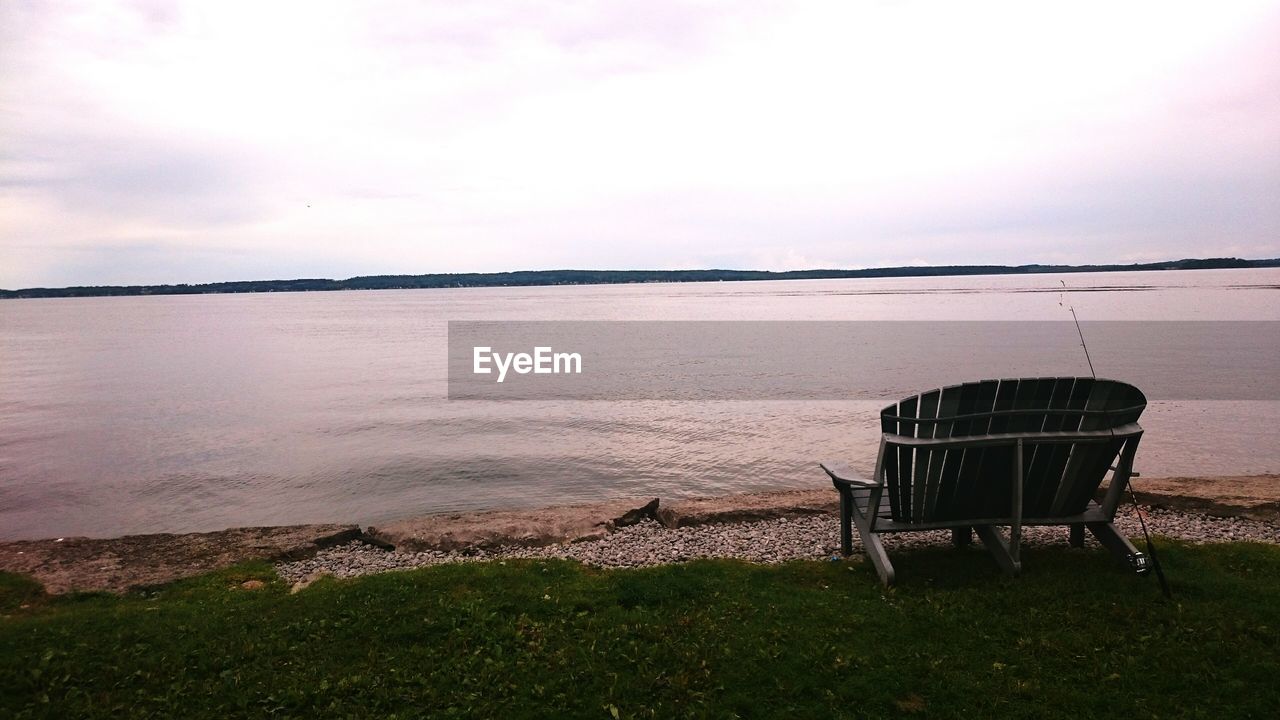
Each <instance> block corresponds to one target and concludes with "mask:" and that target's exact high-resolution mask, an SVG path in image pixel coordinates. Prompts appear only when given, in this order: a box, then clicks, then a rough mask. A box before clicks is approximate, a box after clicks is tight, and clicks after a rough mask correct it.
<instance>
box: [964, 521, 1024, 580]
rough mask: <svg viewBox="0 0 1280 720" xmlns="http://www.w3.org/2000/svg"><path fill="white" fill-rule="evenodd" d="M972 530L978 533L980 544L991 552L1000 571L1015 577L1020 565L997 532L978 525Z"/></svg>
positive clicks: (989, 527)
mask: <svg viewBox="0 0 1280 720" xmlns="http://www.w3.org/2000/svg"><path fill="white" fill-rule="evenodd" d="M974 530H976V531H977V532H978V538H979V539H981V540H982V544H983V545H986V546H987V549H988V550H990V551H991V555H992V556H993V557H995V559H996V564H998V565H999V566H1000V569H1001V570H1004V571H1005V572H1006V573H1008V574H1009V575H1013V576H1017V575H1018V573H1019V572H1021V571H1022V563H1021V562H1019V561H1018V560H1016V559H1015V557H1014V551H1013V549H1012V548H1010V547H1009V544H1008V543H1007V542H1005V539H1004V537H1003V536H1002V535H1001V534H1000V531H999V530H997V529H995V527H993V526H991V525H979V526H977V527H975V528H974Z"/></svg>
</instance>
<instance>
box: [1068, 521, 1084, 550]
mask: <svg viewBox="0 0 1280 720" xmlns="http://www.w3.org/2000/svg"><path fill="white" fill-rule="evenodd" d="M1069 543H1070V545H1071V547H1073V548H1082V547H1084V523H1071V539H1070V541H1069Z"/></svg>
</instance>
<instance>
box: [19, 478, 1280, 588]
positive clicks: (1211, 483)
mask: <svg viewBox="0 0 1280 720" xmlns="http://www.w3.org/2000/svg"><path fill="white" fill-rule="evenodd" d="M1136 485H1137V487H1136V488H1134V491H1135V494H1136V496H1137V499H1138V501H1139V502H1140V503H1141V504H1143V505H1145V506H1148V507H1150V508H1153V509H1155V510H1157V511H1163V512H1165V513H1166V514H1169V515H1170V516H1176V517H1192V518H1193V519H1194V516H1203V517H1205V518H1230V519H1235V520H1237V521H1241V522H1247V523H1256V524H1261V525H1264V526H1280V475H1276V474H1268V475H1253V476H1227V477H1214V478H1187V477H1173V478H1139V479H1138V480H1137V482H1136ZM838 505H839V502H838V496H837V495H836V493H835V492H834V491H833V490H832V489H830V488H829V487H821V488H814V489H803V490H779V491H770V492H759V493H741V494H733V495H721V496H715V497H703V498H691V499H679V500H663V499H661V498H651V499H636V500H611V501H606V502H602V503H594V504H590V505H567V506H556V507H546V508H535V509H527V510H488V511H478V512H468V513H444V514H436V515H425V516H419V517H413V518H407V519H403V520H399V521H395V522H391V523H387V524H385V525H381V526H369V527H367V528H363V527H361V526H360V525H359V524H355V523H337V524H324V525H287V526H273V527H249V528H244V527H242V528H229V529H226V530H220V531H214V532H199V533H181V534H175V533H156V534H145V535H126V536H121V537H116V538H102V539H97V538H83V537H71V538H58V539H41V540H12V541H0V571H6V572H16V573H21V574H25V575H30V576H32V577H34V578H35V579H36V580H38V581H39V582H40V583H41V584H42V585H44V587H45V590H46V592H49V593H51V594H55V595H56V594H63V593H68V592H95V591H97V592H102V591H105V592H114V593H121V592H125V591H127V590H129V589H131V588H136V587H146V586H152V585H159V584H163V583H167V582H172V581H174V580H178V579H181V578H184V577H189V576H192V575H198V574H201V573H205V572H209V571H212V570H217V569H220V568H224V567H228V566H231V565H235V564H237V563H242V562H247V561H251V560H264V561H269V562H273V563H295V564H298V563H301V564H300V565H296V566H297V567H303V566H305V561H307V560H309V559H312V558H315V557H316V556H317V555H319V554H321V553H324V552H325V551H327V550H330V549H339V550H340V549H342V548H348V550H350V548H351V547H352V544H353V543H354V544H355V545H358V546H363V547H367V548H370V552H382V553H388V551H394V553H391V554H399V556H400V560H398V561H396V562H393V563H390V565H391V566H393V567H387V568H384V569H394V568H398V567H404V566H406V563H415V562H416V563H417V564H416V565H411V566H420V565H424V564H436V563H437V562H441V561H449V559H450V558H475V557H521V556H524V555H529V554H532V556H550V555H557V556H565V557H570V556H573V554H572V553H568V552H560V553H557V549H565V548H569V547H571V546H575V545H584V547H585V544H589V543H599V542H600V541H603V540H606V539H607V538H610V537H611V536H614V535H622V536H624V538H623V539H624V540H625V537H629V536H632V535H636V534H637V533H638V534H639V535H642V536H644V537H646V538H648V540H646V542H650V543H652V542H654V539H653V536H654V535H655V533H657V534H658V535H662V534H663V533H666V534H667V535H670V536H672V537H683V536H684V535H687V536H690V537H701V536H702V535H706V533H703V532H702V531H701V530H699V528H700V527H701V526H718V527H721V528H724V527H730V528H731V527H733V526H739V529H741V528H742V527H743V526H748V525H751V526H759V527H753V528H752V532H756V533H757V534H756V535H755V536H753V537H756V538H757V539H759V537H760V533H761V532H763V533H764V534H765V536H766V539H767V536H768V535H769V533H770V532H771V530H770V528H773V529H774V530H775V531H776V530H777V529H778V528H781V527H785V526H786V524H787V521H790V520H796V519H802V520H805V521H806V522H808V521H813V523H817V524H816V525H815V524H813V523H809V524H808V525H806V524H805V523H793V524H792V529H793V530H795V529H799V528H800V527H801V526H803V527H806V528H809V529H808V530H806V531H805V532H812V528H814V527H820V526H822V522H823V521H825V520H830V521H832V522H834V521H835V517H836V510H837V508H838ZM1127 507H1131V506H1127ZM824 516H825V517H824ZM1180 522H1182V521H1180ZM1188 522H1189V525H1188V527H1202V526H1201V524H1199V521H1188ZM828 524H829V523H828ZM1183 524H1187V523H1183ZM633 527H639V530H627V529H628V528H633ZM624 531H625V532H624ZM1154 531H1155V532H1157V533H1158V532H1159V528H1155V529H1154ZM726 532H731V531H726ZM681 533H683V534H684V535H681ZM774 534H776V532H774ZM720 535H721V536H723V533H721V534H720ZM922 535H923V534H922ZM1233 535H1234V533H1232V534H1228V535H1225V536H1224V537H1226V538H1227V539H1230V538H1231V537H1233ZM711 536H712V537H715V536H716V533H711ZM1268 537H1269V536H1268ZM670 539H671V538H667V539H666V540H662V542H668V541H669V540H670ZM792 540H793V541H794V542H792V544H793V545H797V547H800V546H803V548H802V550H803V552H802V554H801V555H795V554H787V553H783V554H781V555H777V556H776V557H778V558H781V559H793V558H795V557H802V556H805V557H807V556H814V557H821V556H823V555H824V554H825V553H826V552H827V550H828V548H829V545H830V543H829V542H827V541H826V540H825V539H824V538H823V537H822V536H821V535H820V534H815V535H813V536H812V538H811V542H808V543H805V542H803V541H802V539H801V538H793V539H792ZM681 542H683V541H681ZM707 542H709V541H707ZM797 543H798V544H797ZM907 544H909V543H907ZM699 547H702V546H699ZM706 547H710V546H706ZM540 548H541V549H543V550H539V549H540ZM633 550H634V548H633ZM641 552H642V555H643V549H642V550H641ZM339 554H341V553H339ZM348 554H349V553H348ZM410 555H413V556H416V557H417V559H416V560H415V559H413V558H409V559H408V560H405V558H406V557H408V556H410ZM579 555H581V553H579ZM783 555H785V557H783ZM697 556H703V555H697ZM732 556H735V557H743V558H744V559H755V558H754V556H752V553H750V552H737V553H736V554H733V555H732ZM643 557H645V558H650V557H651V554H650V555H643ZM653 557H654V558H657V559H659V560H662V561H667V562H670V561H679V560H682V559H687V558H684V557H682V556H681V555H680V553H677V554H676V555H675V556H674V557H672V556H661V557H658V556H653ZM579 559H581V558H579ZM587 560H590V558H587ZM764 561H769V559H768V557H765V560H764ZM362 562H363V561H362ZM379 563H381V564H383V565H386V564H388V563H387V562H385V561H383V560H378V561H377V562H374V563H373V565H372V566H370V567H371V568H372V570H370V571H376V570H377V568H378V566H379ZM630 564H635V563H629V562H619V563H612V562H606V565H617V566H625V565H630ZM641 564H643V563H641ZM282 567H284V566H283V565H282ZM362 567H364V566H362ZM330 574H332V573H330Z"/></svg>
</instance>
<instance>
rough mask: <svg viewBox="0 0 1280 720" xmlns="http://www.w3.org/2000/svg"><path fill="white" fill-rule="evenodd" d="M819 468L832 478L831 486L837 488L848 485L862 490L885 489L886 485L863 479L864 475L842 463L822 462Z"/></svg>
mask: <svg viewBox="0 0 1280 720" xmlns="http://www.w3.org/2000/svg"><path fill="white" fill-rule="evenodd" d="M818 467H820V468H822V469H823V471H824V472H826V473H827V475H829V476H830V477H831V484H832V485H835V486H837V487H839V486H840V485H848V486H852V487H860V488H878V487H884V483H882V482H876V481H874V480H867V479H866V478H864V477H862V475H861V474H860V473H858V471H856V470H854V469H853V468H851V467H849V466H847V465H844V464H841V463H833V462H822V463H818Z"/></svg>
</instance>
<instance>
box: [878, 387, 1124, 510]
mask: <svg viewBox="0 0 1280 720" xmlns="http://www.w3.org/2000/svg"><path fill="white" fill-rule="evenodd" d="M1146 404H1147V400H1146V397H1145V396H1144V395H1143V394H1142V391H1140V390H1138V389H1137V388H1136V387H1134V386H1132V385H1129V384H1128V383H1123V382H1118V381H1115V380H1101V379H1094V378H1019V379H1007V380H983V381H980V382H971V383H965V384H963V385H953V386H950V387H945V388H941V389H939V390H931V391H929V392H924V393H921V394H919V395H915V396H913V397H909V398H906V399H904V400H902V401H901V402H899V403H897V404H894V405H890V406H889V407H887V408H885V409H884V410H883V411H882V412H881V413H880V422H881V428H882V430H883V431H884V433H885V443H884V445H883V447H882V453H883V455H882V457H881V462H880V466H881V468H882V477H881V479H882V480H883V481H884V483H885V493H886V494H887V495H888V496H889V504H890V508H891V514H892V518H893V520H894V521H895V522H901V523H934V522H948V521H955V520H963V519H966V518H987V519H993V518H1008V517H1011V516H1012V514H1013V513H1012V501H1011V498H1012V492H1011V491H1012V488H1013V482H1014V477H1015V466H1014V458H1015V454H1014V453H1015V452H1016V442H1017V438H1021V439H1022V443H1023V447H1022V475H1023V491H1022V517H1023V518H1026V519H1035V518H1046V519H1047V518H1054V517H1065V516H1071V515H1077V514H1079V513H1081V512H1083V511H1084V510H1085V507H1086V506H1087V504H1088V502H1089V500H1091V499H1092V498H1093V496H1094V494H1095V493H1096V492H1097V490H1098V487H1099V486H1100V485H1101V483H1102V480H1103V479H1104V477H1105V475H1106V472H1107V469H1108V468H1109V467H1111V466H1112V464H1113V463H1114V462H1115V461H1116V459H1117V456H1119V455H1120V453H1121V452H1122V451H1124V452H1125V454H1126V456H1127V457H1128V458H1130V459H1131V458H1132V453H1133V452H1134V450H1136V445H1137V441H1138V439H1139V438H1140V436H1141V433H1140V429H1139V433H1138V435H1136V436H1135V435H1132V434H1129V435H1122V436H1116V437H1112V436H1109V435H1107V434H1106V433H1102V435H1103V437H1099V438H1091V439H1090V440H1088V441H1084V440H1080V441H1074V442H1063V441H1062V437H1061V433H1064V432H1067V433H1072V432H1079V431H1114V430H1117V429H1119V428H1124V427H1129V428H1133V427H1136V425H1135V424H1136V422H1137V419H1138V416H1140V415H1141V414H1142V411H1143V409H1144V408H1146ZM1052 433H1058V434H1059V436H1058V437H1057V438H1052V437H1051V434H1052ZM992 436H995V437H992ZM913 438H927V439H934V440H954V441H955V442H954V443H946V442H943V443H935V444H928V445H924V446H918V445H919V444H918V443H917V446H912V445H909V444H905V443H906V440H907V439H913ZM1125 479H1126V480H1127V477H1126V478H1125ZM1117 497H1118V496H1117ZM1110 512H1112V513H1114V507H1112V508H1110Z"/></svg>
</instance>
